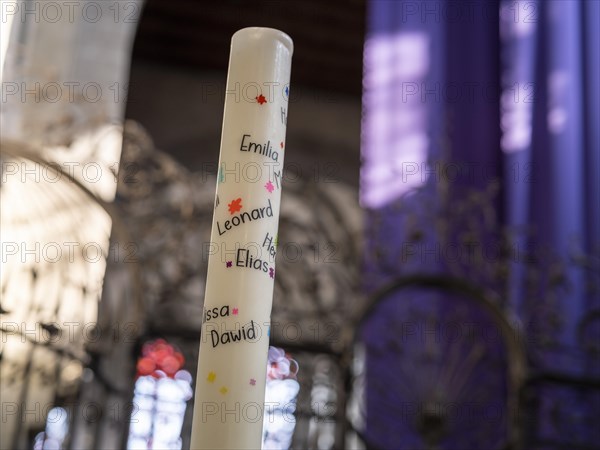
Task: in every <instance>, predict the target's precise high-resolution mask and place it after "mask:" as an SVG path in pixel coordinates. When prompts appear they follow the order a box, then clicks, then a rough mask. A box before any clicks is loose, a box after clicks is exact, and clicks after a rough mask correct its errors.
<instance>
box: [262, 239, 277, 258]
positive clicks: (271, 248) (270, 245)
mask: <svg viewBox="0 0 600 450" xmlns="http://www.w3.org/2000/svg"><path fill="white" fill-rule="evenodd" d="M276 245H277V244H276V243H275V242H273V237H272V236H271V235H270V234H269V233H267V235H266V236H265V240H264V241H263V243H262V246H263V247H265V248H266V249H267V251H268V252H269V255H271V257H272V258H275V255H276V253H277V250H276V248H275V246H276Z"/></svg>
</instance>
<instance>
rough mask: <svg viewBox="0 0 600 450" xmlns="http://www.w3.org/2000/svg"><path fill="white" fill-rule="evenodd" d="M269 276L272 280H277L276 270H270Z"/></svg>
mask: <svg viewBox="0 0 600 450" xmlns="http://www.w3.org/2000/svg"><path fill="white" fill-rule="evenodd" d="M269 276H270V277H271V278H275V269H273V268H272V267H270V268H269Z"/></svg>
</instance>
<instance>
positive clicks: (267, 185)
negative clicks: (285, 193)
mask: <svg viewBox="0 0 600 450" xmlns="http://www.w3.org/2000/svg"><path fill="white" fill-rule="evenodd" d="M265 188H267V191H269V194H271V193H272V192H273V191H274V190H275V186H273V183H271V180H269V181H267V184H265Z"/></svg>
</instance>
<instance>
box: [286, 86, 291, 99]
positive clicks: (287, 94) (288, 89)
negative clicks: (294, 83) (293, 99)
mask: <svg viewBox="0 0 600 450" xmlns="http://www.w3.org/2000/svg"><path fill="white" fill-rule="evenodd" d="M289 95H290V88H289V87H288V86H286V87H285V96H286V97H289Z"/></svg>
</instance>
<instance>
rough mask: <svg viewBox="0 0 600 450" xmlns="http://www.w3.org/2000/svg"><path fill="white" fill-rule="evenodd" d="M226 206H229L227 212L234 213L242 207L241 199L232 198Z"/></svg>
mask: <svg viewBox="0 0 600 450" xmlns="http://www.w3.org/2000/svg"><path fill="white" fill-rule="evenodd" d="M227 206H228V207H229V212H230V213H231V214H235V213H236V212H238V211H241V209H242V199H241V198H236V199H235V200H232V201H231V203H230V204H228V205H227Z"/></svg>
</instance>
